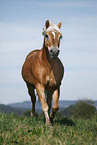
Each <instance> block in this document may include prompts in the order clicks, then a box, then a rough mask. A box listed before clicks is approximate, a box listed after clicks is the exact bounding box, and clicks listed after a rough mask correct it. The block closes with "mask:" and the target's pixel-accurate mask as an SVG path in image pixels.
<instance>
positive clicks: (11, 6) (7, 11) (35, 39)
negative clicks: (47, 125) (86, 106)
mask: <svg viewBox="0 0 97 145" xmlns="http://www.w3.org/2000/svg"><path fill="white" fill-rule="evenodd" d="M47 19H49V20H52V21H53V22H55V23H56V24H57V23H59V22H60V21H62V27H61V31H62V34H63V40H62V41H61V47H60V55H59V57H60V59H61V60H62V62H63V64H64V67H65V76H64V79H63V81H62V85H61V95H60V100H78V99H81V98H87V99H93V100H97V1H96V0H91V1H90V0H73V1H70V0H69V1H66V0H63V1H62V0H60V1H58V0H55V1H54V0H49V1H45V0H28V1H26V0H0V103H5V104H7V103H13V102H22V101H26V100H30V97H29V95H28V93H27V88H26V85H25V83H24V81H23V80H22V77H21V68H22V64H23V63H24V60H25V57H26V55H27V54H28V53H29V52H30V51H32V50H34V49H37V48H39V49H40V48H42V44H43V36H42V28H43V26H44V23H45V21H46V20H47Z"/></svg>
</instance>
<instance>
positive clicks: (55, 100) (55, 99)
mask: <svg viewBox="0 0 97 145" xmlns="http://www.w3.org/2000/svg"><path fill="white" fill-rule="evenodd" d="M59 94H60V89H57V90H55V91H54V93H53V96H52V98H53V108H52V112H51V114H50V119H51V121H52V120H53V118H54V115H55V113H56V112H57V111H58V110H59Z"/></svg>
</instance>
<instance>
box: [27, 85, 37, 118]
mask: <svg viewBox="0 0 97 145" xmlns="http://www.w3.org/2000/svg"><path fill="white" fill-rule="evenodd" d="M27 87H28V93H29V95H30V96H31V102H32V111H31V116H32V117H33V116H35V103H36V96H35V92H34V89H35V88H34V86H33V85H31V84H29V83H27Z"/></svg>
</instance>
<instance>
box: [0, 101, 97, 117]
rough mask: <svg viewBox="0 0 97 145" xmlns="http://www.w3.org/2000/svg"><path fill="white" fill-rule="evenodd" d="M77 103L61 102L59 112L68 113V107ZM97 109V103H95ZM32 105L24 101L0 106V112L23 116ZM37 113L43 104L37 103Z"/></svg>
mask: <svg viewBox="0 0 97 145" xmlns="http://www.w3.org/2000/svg"><path fill="white" fill-rule="evenodd" d="M76 102H77V101H62V100H61V101H59V111H62V110H63V111H62V112H64V109H65V108H66V110H65V112H68V107H69V106H70V105H74V104H75V103H76ZM94 105H95V107H96V109H97V101H95V104H94ZM31 108H32V104H31V101H24V102H22V103H12V104H7V105H4V104H0V111H1V112H5V113H7V112H9V113H15V114H20V115H21V114H22V113H23V112H24V111H26V110H31ZM36 112H37V113H38V114H40V113H41V112H42V108H41V103H39V102H36Z"/></svg>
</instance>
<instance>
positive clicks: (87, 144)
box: [0, 113, 97, 145]
mask: <svg viewBox="0 0 97 145" xmlns="http://www.w3.org/2000/svg"><path fill="white" fill-rule="evenodd" d="M16 144H18V145H32V144H33V145H53V144H54V145H97V120H96V118H92V119H87V120H84V119H68V118H64V117H63V118H58V117H55V119H54V125H53V126H46V125H45V124H44V122H43V120H41V119H39V118H37V119H36V118H31V117H25V116H22V117H21V116H16V115H14V114H4V113H0V145H16Z"/></svg>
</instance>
